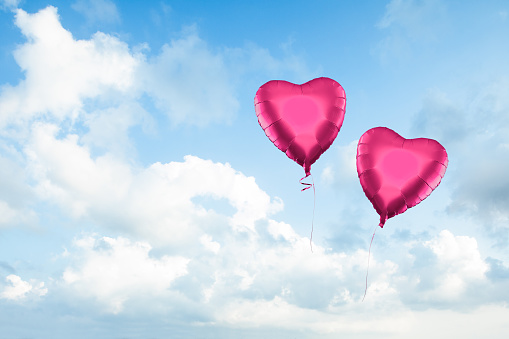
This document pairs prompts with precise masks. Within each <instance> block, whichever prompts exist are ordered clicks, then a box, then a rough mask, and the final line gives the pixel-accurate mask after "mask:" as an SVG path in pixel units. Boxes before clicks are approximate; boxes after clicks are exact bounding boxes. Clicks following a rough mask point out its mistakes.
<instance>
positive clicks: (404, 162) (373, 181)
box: [357, 127, 448, 227]
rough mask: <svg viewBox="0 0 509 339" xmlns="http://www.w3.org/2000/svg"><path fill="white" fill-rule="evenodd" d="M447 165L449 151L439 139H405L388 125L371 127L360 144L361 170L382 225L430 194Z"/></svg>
mask: <svg viewBox="0 0 509 339" xmlns="http://www.w3.org/2000/svg"><path fill="white" fill-rule="evenodd" d="M447 164H448V159H447V152H446V151H445V148H444V147H443V146H442V145H440V144H439V143H438V142H437V141H435V140H432V139H425V138H418V139H405V138H403V137H401V136H400V135H399V134H397V133H396V132H394V131H393V130H390V129H388V128H386V127H375V128H372V129H370V130H369V131H367V132H366V133H364V134H363V135H362V136H361V138H360V139H359V144H358V145H357V173H358V175H359V180H360V182H361V186H362V189H363V190H364V193H365V194H366V197H367V198H368V199H369V201H371V203H372V204H373V207H374V208H375V210H376V211H377V213H378V214H379V215H380V227H383V226H384V224H385V222H386V221H387V219H389V218H392V217H393V216H395V215H398V214H401V213H403V212H405V211H406V210H407V209H408V208H410V207H414V206H415V205H417V204H418V203H420V202H421V201H422V200H424V199H425V198H426V197H428V196H429V195H430V193H431V192H432V191H433V190H434V189H435V188H436V187H437V186H438V184H440V181H441V180H442V178H443V177H444V174H445V170H446V168H447Z"/></svg>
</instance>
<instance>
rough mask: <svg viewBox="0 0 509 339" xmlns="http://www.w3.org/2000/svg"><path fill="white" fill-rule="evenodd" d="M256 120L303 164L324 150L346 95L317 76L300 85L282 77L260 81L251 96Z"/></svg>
mask: <svg viewBox="0 0 509 339" xmlns="http://www.w3.org/2000/svg"><path fill="white" fill-rule="evenodd" d="M254 104H255V111H256V116H257V117H258V123H259V124H260V126H261V127H262V128H263V130H264V131H265V134H266V135H267V137H269V139H270V141H272V142H273V143H274V145H276V147H277V148H279V149H280V150H281V151H282V152H284V153H285V154H286V155H287V156H288V157H289V158H290V159H292V160H294V161H295V162H297V163H298V164H299V165H301V166H303V167H304V171H305V172H306V176H307V175H309V174H310V170H311V165H312V164H313V163H314V162H315V161H316V160H317V159H318V158H319V157H320V155H322V153H323V152H325V151H326V150H327V149H328V148H329V147H330V145H331V144H332V142H333V141H334V139H335V138H336V136H337V135H338V132H339V129H340V128H341V125H342V124H343V119H344V117H345V105H346V97H345V91H344V90H343V87H341V85H340V84H339V83H338V82H336V81H334V80H332V79H329V78H317V79H313V80H311V81H308V82H306V83H305V84H302V85H296V84H292V83H291V82H287V81H282V80H272V81H269V82H267V83H265V84H263V85H262V86H261V87H260V88H259V89H258V91H257V92H256V96H255V98H254Z"/></svg>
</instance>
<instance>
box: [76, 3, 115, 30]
mask: <svg viewBox="0 0 509 339" xmlns="http://www.w3.org/2000/svg"><path fill="white" fill-rule="evenodd" d="M71 7H72V9H74V10H75V11H77V12H79V13H81V14H83V15H84V16H85V18H86V19H87V21H88V23H89V24H94V23H118V22H120V14H119V13H118V10H117V6H116V5H115V3H114V2H113V1H110V0H78V1H76V2H74V3H73V4H72V5H71Z"/></svg>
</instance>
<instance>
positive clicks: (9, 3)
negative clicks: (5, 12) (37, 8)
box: [0, 0, 21, 9]
mask: <svg viewBox="0 0 509 339" xmlns="http://www.w3.org/2000/svg"><path fill="white" fill-rule="evenodd" d="M20 1H21V0H2V1H1V2H0V8H7V9H14V8H16V7H18V5H19V3H20Z"/></svg>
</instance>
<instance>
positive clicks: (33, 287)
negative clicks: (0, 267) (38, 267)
mask: <svg viewBox="0 0 509 339" xmlns="http://www.w3.org/2000/svg"><path fill="white" fill-rule="evenodd" d="M5 281H6V282H7V283H8V284H9V285H7V286H5V287H4V289H3V291H2V292H1V293H0V298H3V299H8V300H23V299H26V298H37V297H41V296H44V295H46V293H48V289H47V288H45V287H44V282H38V281H36V280H31V281H30V282H28V281H24V280H22V279H21V278H20V277H19V276H17V275H15V274H10V275H8V276H7V277H6V278H5Z"/></svg>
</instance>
